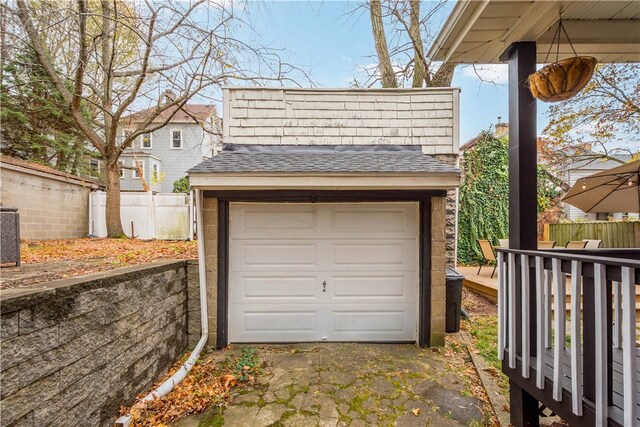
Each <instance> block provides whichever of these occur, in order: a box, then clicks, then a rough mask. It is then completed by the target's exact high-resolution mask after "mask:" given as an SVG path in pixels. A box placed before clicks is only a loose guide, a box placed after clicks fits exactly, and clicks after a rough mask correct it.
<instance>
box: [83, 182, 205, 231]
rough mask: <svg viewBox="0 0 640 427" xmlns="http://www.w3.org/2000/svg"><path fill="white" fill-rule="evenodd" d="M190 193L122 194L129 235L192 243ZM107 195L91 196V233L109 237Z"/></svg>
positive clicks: (96, 194)
mask: <svg viewBox="0 0 640 427" xmlns="http://www.w3.org/2000/svg"><path fill="white" fill-rule="evenodd" d="M192 200H193V199H192V197H191V195H190V194H183V193H153V192H151V191H149V192H144V191H139V192H122V193H120V215H121V220H122V228H123V230H124V232H125V234H126V235H127V236H129V237H132V236H133V237H134V238H136V239H142V240H150V239H160V240H190V239H192V238H193V232H194V227H193V225H194V224H193V223H194V209H193V202H192ZM106 201H107V194H106V193H105V192H104V191H95V192H92V193H90V194H89V234H90V235H92V236H96V237H107V224H106V219H105V210H106V208H105V205H106Z"/></svg>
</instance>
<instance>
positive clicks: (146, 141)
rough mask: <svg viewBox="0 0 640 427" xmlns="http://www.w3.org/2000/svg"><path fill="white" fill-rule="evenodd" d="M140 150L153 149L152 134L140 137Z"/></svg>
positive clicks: (144, 134)
mask: <svg viewBox="0 0 640 427" xmlns="http://www.w3.org/2000/svg"><path fill="white" fill-rule="evenodd" d="M140 148H147V149H149V148H151V133H143V134H142V135H140Z"/></svg>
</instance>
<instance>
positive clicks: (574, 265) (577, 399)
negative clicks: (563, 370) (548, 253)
mask: <svg viewBox="0 0 640 427" xmlns="http://www.w3.org/2000/svg"><path fill="white" fill-rule="evenodd" d="M581 285H582V263H581V262H580V261H572V262H571V398H572V402H571V405H572V408H573V413H574V414H576V415H582V376H583V373H582V345H581V337H582V330H581V329H580V295H581V293H582V286H581Z"/></svg>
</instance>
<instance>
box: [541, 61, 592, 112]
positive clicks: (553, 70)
mask: <svg viewBox="0 0 640 427" xmlns="http://www.w3.org/2000/svg"><path fill="white" fill-rule="evenodd" d="M597 63H598V61H597V60H596V59H595V58H593V57H591V56H575V57H573V58H567V59H562V60H560V61H557V62H554V63H551V64H549V65H546V66H545V67H543V68H541V69H540V70H538V71H536V72H535V73H533V74H531V75H530V76H529V90H530V91H531V94H532V95H533V96H534V97H535V98H536V99H539V100H541V101H544V102H558V101H565V100H567V99H569V98H572V97H573V96H575V95H577V94H578V92H580V91H581V90H582V89H584V87H585V86H586V85H587V83H589V80H591V77H593V73H594V71H595V69H596V64H597Z"/></svg>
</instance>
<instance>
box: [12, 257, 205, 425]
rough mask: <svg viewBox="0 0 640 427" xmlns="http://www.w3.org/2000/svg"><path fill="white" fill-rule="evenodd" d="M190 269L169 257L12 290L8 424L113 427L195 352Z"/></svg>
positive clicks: (192, 276) (192, 277) (185, 264)
mask: <svg viewBox="0 0 640 427" xmlns="http://www.w3.org/2000/svg"><path fill="white" fill-rule="evenodd" d="M190 267H191V266H188V265H187V263H185V262H184V261H178V262H176V261H173V262H160V263H154V264H148V265H146V266H136V267H131V268H126V269H121V270H116V271H114V272H108V273H101V274H94V275H90V276H85V277H79V278H74V279H68V280H60V281H56V282H49V283H46V284H44V285H43V286H39V285H34V286H33V288H32V289H28V290H24V289H8V290H3V293H2V296H1V297H0V298H1V300H0V310H1V315H0V319H1V322H2V323H1V328H2V337H1V341H0V349H1V356H2V365H1V368H0V369H1V372H0V378H1V381H2V387H1V396H0V398H1V401H0V417H1V419H2V425H6V426H9V425H20V426H23V425H28V426H44V425H56V426H74V425H79V426H109V425H112V423H113V421H114V420H115V416H116V414H117V412H118V408H119V407H120V406H121V405H128V404H130V403H131V402H132V400H133V398H134V397H135V396H136V395H137V394H138V393H141V392H143V391H147V390H149V389H150V387H151V386H152V384H153V383H154V382H155V381H157V380H158V379H160V377H161V376H162V375H164V374H165V373H166V371H167V369H168V368H169V367H170V366H171V365H172V364H173V363H175V362H176V361H177V360H178V359H179V358H180V357H181V356H182V354H183V353H184V352H185V351H186V349H187V334H188V331H187V324H188V323H189V322H188V314H187V313H188V312H193V309H192V307H188V303H189V306H192V303H194V302H195V303H197V299H196V300H195V301H194V300H193V298H192V296H191V295H189V294H190V292H191V291H192V290H193V289H194V288H195V289H196V290H197V286H195V287H193V286H187V277H188V276H189V278H190V279H194V282H195V283H197V272H196V275H195V277H194V275H193V272H191V274H189V275H188V274H187V270H188V269H189V268H190ZM198 318H199V317H198ZM197 334H199V330H196V331H192V334H191V335H197Z"/></svg>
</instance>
